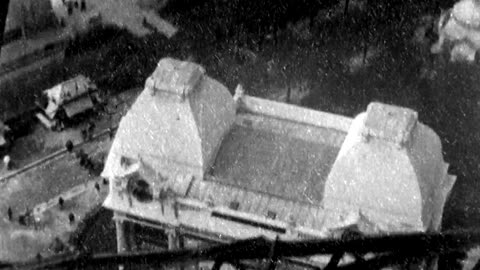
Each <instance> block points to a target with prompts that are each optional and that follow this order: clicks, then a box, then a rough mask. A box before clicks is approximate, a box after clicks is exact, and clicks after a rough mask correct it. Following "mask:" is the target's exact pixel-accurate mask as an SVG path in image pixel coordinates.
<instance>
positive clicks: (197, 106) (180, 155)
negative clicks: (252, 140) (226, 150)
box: [103, 58, 235, 177]
mask: <svg viewBox="0 0 480 270" xmlns="http://www.w3.org/2000/svg"><path fill="white" fill-rule="evenodd" d="M200 68H201V67H200V66H198V65H194V64H185V63H184V62H181V61H178V60H174V59H171V58H165V59H163V60H161V61H160V62H159V64H158V66H157V69H156V71H155V72H154V73H153V74H152V76H150V77H149V78H148V79H147V82H146V87H145V90H144V91H143V92H142V93H141V94H140V96H139V97H138V98H137V100H136V102H135V104H133V106H132V108H131V109H130V111H129V112H128V113H127V115H126V116H125V117H124V118H123V119H122V120H121V121H120V125H119V128H118V131H117V133H116V136H115V141H114V142H113V145H112V149H111V151H110V154H109V156H108V159H107V162H106V164H105V168H104V171H103V175H104V176H105V177H113V176H114V175H116V174H117V173H118V171H119V166H120V165H119V164H120V158H121V157H122V156H125V157H129V158H137V157H141V158H142V159H143V160H144V161H145V162H146V163H147V164H149V165H150V166H152V167H154V168H157V169H158V171H159V173H161V174H163V175H169V176H172V177H174V176H175V175H176V174H178V173H179V172H181V171H184V172H185V173H187V172H188V173H192V174H194V175H197V176H202V175H203V174H204V172H205V170H206V169H207V168H208V167H209V166H211V163H212V162H213V160H214V155H215V153H216V151H217V150H218V147H219V146H220V142H221V139H222V138H223V136H224V135H225V133H226V132H227V131H228V130H229V127H230V125H231V123H232V122H233V121H234V114H235V112H234V104H233V100H232V96H231V95H230V93H229V92H228V90H227V89H226V88H225V87H224V86H223V85H221V84H220V83H219V82H217V81H215V80H213V79H211V78H209V77H208V76H203V75H202V74H203V73H202V72H201V69H200ZM195 70H197V71H195ZM184 72H185V73H184ZM192 74H195V75H192ZM163 75H166V76H167V77H168V78H163V77H162V76H163ZM192 76H196V79H192V78H193V77H192ZM188 83H190V84H188ZM189 89H190V90H189ZM194 90H195V91H194ZM182 96H183V97H182ZM133 138H135V139H133Z"/></svg>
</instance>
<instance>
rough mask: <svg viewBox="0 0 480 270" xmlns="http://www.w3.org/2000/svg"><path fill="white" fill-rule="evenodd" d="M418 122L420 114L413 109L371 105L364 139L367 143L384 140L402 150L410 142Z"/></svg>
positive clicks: (379, 104)
mask: <svg viewBox="0 0 480 270" xmlns="http://www.w3.org/2000/svg"><path fill="white" fill-rule="evenodd" d="M417 121H418V114H417V112H415V111H413V110H411V109H407V108H401V107H396V106H392V105H385V104H381V103H376V102H374V103H370V105H368V109H367V115H366V118H365V126H364V129H363V130H362V137H364V138H365V139H366V140H367V141H368V140H369V139H370V138H374V139H379V140H383V141H386V142H389V143H393V144H395V145H396V146H397V147H398V148H402V147H404V146H405V144H406V143H408V142H409V140H410V137H411V132H412V130H413V129H414V127H415V125H416V123H417Z"/></svg>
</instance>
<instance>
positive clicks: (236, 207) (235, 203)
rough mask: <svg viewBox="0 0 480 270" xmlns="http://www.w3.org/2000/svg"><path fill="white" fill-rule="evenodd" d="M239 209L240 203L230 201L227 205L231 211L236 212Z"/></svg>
mask: <svg viewBox="0 0 480 270" xmlns="http://www.w3.org/2000/svg"><path fill="white" fill-rule="evenodd" d="M239 207H240V203H239V202H237V201H232V202H230V205H229V208H230V209H232V210H238V208H239Z"/></svg>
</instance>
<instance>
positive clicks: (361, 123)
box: [324, 103, 455, 230]
mask: <svg viewBox="0 0 480 270" xmlns="http://www.w3.org/2000/svg"><path fill="white" fill-rule="evenodd" d="M447 170H448V164H447V163H445V162H444V161H443V157H442V148H441V143H440V138H439V137H438V135H436V134H435V132H433V131H432V130H431V129H430V128H428V127H426V126H425V125H423V124H421V123H419V122H418V121H417V113H416V112H414V111H412V110H409V109H405V108H400V107H396V106H391V105H385V104H380V103H372V104H370V105H369V107H368V109H367V111H366V112H365V113H362V114H360V115H358V116H357V117H356V118H355V119H354V121H353V123H352V126H351V128H350V130H349V132H348V135H347V137H346V139H345V142H344V144H343V146H342V149H341V150H340V152H339V155H338V157H337V158H336V161H335V163H334V165H333V167H332V170H331V172H330V174H329V176H328V179H327V181H326V185H325V199H324V206H325V207H326V208H329V209H336V210H338V209H343V210H345V209H350V210H349V211H361V212H362V213H363V214H364V215H365V216H367V217H368V218H369V219H370V220H374V221H375V222H377V224H382V225H383V226H384V227H385V228H389V229H387V230H401V229H402V228H411V229H414V230H425V229H433V230H436V229H438V228H439V226H440V221H441V214H442V210H441V209H443V205H444V203H445V199H446V196H447V193H448V191H450V189H451V188H452V186H453V183H454V182H455V177H453V176H450V175H448V173H447ZM395 226H396V227H395ZM393 228H394V229H393Z"/></svg>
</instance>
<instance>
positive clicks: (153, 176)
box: [103, 58, 455, 251]
mask: <svg viewBox="0 0 480 270" xmlns="http://www.w3.org/2000/svg"><path fill="white" fill-rule="evenodd" d="M447 170H448V164H446V163H445V162H444V161H443V157H442V149H441V143H440V139H439V137H438V136H437V135H436V134H435V132H434V131H433V130H431V129H430V128H429V127H427V126H425V125H423V124H422V123H420V122H419V121H418V116H417V113H416V112H415V111H412V110H410V109H406V108H400V107H396V106H391V105H385V104H380V103H371V104H370V105H369V106H368V108H367V110H366V112H364V113H361V114H360V115H358V116H357V117H355V118H353V119H352V118H348V117H344V116H339V115H334V114H330V113H325V112H320V111H314V110H310V109H306V108H301V107H297V106H292V105H288V104H282V103H278V102H274V101H269V100H265V99H260V98H256V97H252V96H248V95H246V94H244V93H243V90H242V89H241V87H238V88H237V90H236V92H235V95H234V96H233V97H232V95H231V94H230V92H229V91H228V89H227V88H226V87H225V86H223V85H222V84H221V83H219V82H218V81H216V80H214V79H212V78H210V77H208V76H207V75H206V73H205V70H204V69H203V68H202V67H201V66H199V65H197V64H194V63H189V62H181V61H178V60H174V59H171V58H165V59H162V60H161V61H160V62H159V63H158V66H157V68H156V70H155V71H154V72H153V74H152V75H151V76H150V77H149V78H148V79H147V81H146V84H145V89H144V91H143V92H142V93H141V94H140V96H139V97H138V98H137V100H136V101H135V103H134V105H133V106H132V108H131V109H130V111H129V112H128V113H127V114H126V115H125V116H124V118H123V119H122V120H121V122H120V125H119V128H118V131H117V134H116V137H115V140H114V142H113V144H112V147H111V150H110V153H109V155H108V158H107V161H106V164H105V168H104V171H103V177H105V178H108V179H109V180H110V192H109V195H108V197H107V199H106V201H105V202H104V206H105V207H106V208H108V209H111V210H113V211H114V213H115V221H116V226H117V241H118V250H119V251H126V250H128V249H132V248H139V246H138V245H139V241H138V239H137V240H135V238H136V237H140V233H138V231H137V232H133V231H132V229H133V228H136V229H137V230H144V229H146V228H147V229H148V230H159V231H160V232H161V233H160V234H156V235H158V238H159V239H168V243H169V247H170V248H176V247H180V246H182V245H185V244H186V243H187V244H188V242H185V239H200V240H204V241H213V242H225V241H230V240H234V239H244V238H249V237H255V236H259V235H264V236H267V237H272V238H273V237H277V236H278V237H280V238H290V239H291V238H314V237H330V236H331V235H332V234H334V233H335V232H338V230H341V229H342V228H345V227H348V226H352V225H356V226H357V227H358V229H359V230H360V231H361V232H363V233H365V234H375V233H389V232H412V231H432V230H433V231H436V230H439V229H440V224H441V219H442V210H443V206H444V203H445V200H446V197H447V195H448V193H449V191H450V190H451V188H452V185H453V184H454V182H455V177H454V176H451V175H448V173H447ZM150 235H151V236H152V235H155V234H150ZM160 235H161V236H160ZM163 236H165V238H162V237H163Z"/></svg>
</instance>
